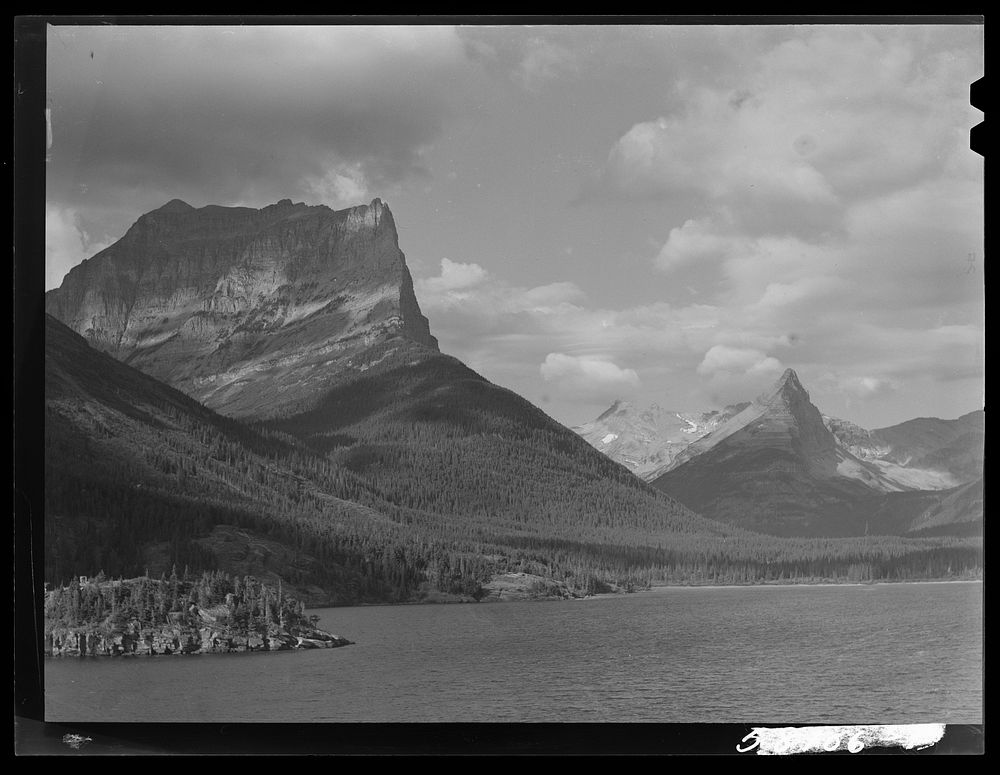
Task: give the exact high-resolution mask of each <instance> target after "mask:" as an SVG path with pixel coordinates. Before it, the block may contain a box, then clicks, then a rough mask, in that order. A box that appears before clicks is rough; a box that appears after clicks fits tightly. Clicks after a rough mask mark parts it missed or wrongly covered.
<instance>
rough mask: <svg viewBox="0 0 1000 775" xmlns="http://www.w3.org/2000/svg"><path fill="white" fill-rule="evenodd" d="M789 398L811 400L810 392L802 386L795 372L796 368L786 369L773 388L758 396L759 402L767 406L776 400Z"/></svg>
mask: <svg viewBox="0 0 1000 775" xmlns="http://www.w3.org/2000/svg"><path fill="white" fill-rule="evenodd" d="M788 399H795V400H800V399H804V400H805V401H806V402H808V401H809V393H808V392H807V391H806V389H805V388H804V387H802V383H801V382H799V375H798V374H796V373H795V370H794V369H785V371H784V373H783V374H782V375H781V376H780V377H779V378H778V381H777V382H775V383H774V385H773V386H772V387H771V389H770V390H767V391H765V392H764V393H761V394H760V395H759V396H758V397H757V403H758V404H761V405H764V406H766V405H768V404H771V403H773V402H774V401H776V400H785V401H787V400H788Z"/></svg>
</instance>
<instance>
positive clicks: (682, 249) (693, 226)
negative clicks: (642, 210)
mask: <svg viewBox="0 0 1000 775" xmlns="http://www.w3.org/2000/svg"><path fill="white" fill-rule="evenodd" d="M746 247H747V245H746V241H745V240H742V239H740V238H738V237H733V236H727V235H723V234H720V233H719V232H718V231H716V229H715V228H714V226H713V224H712V222H711V221H710V220H708V219H703V220H688V221H685V222H684V224H683V225H682V226H677V227H675V228H673V229H671V230H670V236H669V237H667V241H666V242H665V243H664V244H663V247H662V248H661V249H660V253H659V255H658V256H657V257H656V259H655V264H656V266H657V267H658V268H660V269H662V270H664V271H670V270H672V269H676V268H678V267H682V266H686V265H688V264H691V263H694V262H706V261H713V260H719V259H722V258H725V257H727V256H729V255H732V254H734V253H736V252H738V251H739V250H741V249H744V250H745V249H746Z"/></svg>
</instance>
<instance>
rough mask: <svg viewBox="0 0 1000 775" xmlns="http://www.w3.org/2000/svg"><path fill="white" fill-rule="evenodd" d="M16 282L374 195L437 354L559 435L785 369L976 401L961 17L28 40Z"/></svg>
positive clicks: (973, 199) (861, 408) (977, 317)
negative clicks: (135, 230)
mask: <svg viewBox="0 0 1000 775" xmlns="http://www.w3.org/2000/svg"><path fill="white" fill-rule="evenodd" d="M47 57H48V69H47V79H48V108H49V111H50V130H49V135H50V136H49V143H50V147H49V151H48V159H47V175H46V185H47V206H46V287H47V288H52V287H57V286H58V285H59V284H60V283H61V281H62V277H63V275H64V274H65V273H66V271H68V270H69V269H70V268H71V267H72V266H74V265H75V264H77V263H79V262H80V261H82V260H83V259H84V258H87V257H89V256H91V255H93V254H94V253H96V252H97V251H98V250H100V249H102V248H103V247H105V246H107V245H108V244H110V243H112V242H114V241H115V240H117V239H118V238H120V237H121V236H122V234H123V233H124V232H125V231H126V229H127V228H128V227H129V226H130V225H131V224H132V223H133V222H134V221H135V220H136V219H137V218H138V217H139V216H140V215H141V214H143V213H144V212H147V211H149V210H152V209H154V208H156V207H159V206H161V205H162V204H164V203H166V202H167V201H169V200H170V199H173V198H180V199H183V200H184V201H186V202H188V203H190V204H192V205H194V206H195V207H201V206H204V205H208V204H222V205H244V206H253V207H263V206H265V205H267V204H270V203H273V202H276V201H278V200H279V199H284V198H291V199H292V200H293V201H296V202H298V201H303V202H306V203H309V204H326V205H329V206H330V207H333V208H335V209H339V208H343V207H349V206H353V205H357V204H362V203H367V202H369V201H370V200H371V199H372V198H374V197H376V196H377V197H380V198H382V199H383V200H384V201H386V202H387V203H388V204H389V206H390V208H391V210H392V212H393V214H394V216H395V220H396V222H397V226H398V228H399V240H400V247H401V248H402V250H403V252H404V253H405V254H406V257H407V264H408V265H409V267H410V270H411V272H412V273H413V276H414V279H415V285H416V292H417V298H418V301H419V303H420V305H421V308H422V310H423V312H424V314H425V315H427V317H428V318H429V319H430V323H431V330H432V332H433V333H434V334H435V335H436V336H437V337H438V339H439V340H440V344H441V349H442V351H444V352H446V353H449V354H451V355H454V356H456V357H458V358H460V359H461V360H463V361H464V362H465V363H467V364H468V365H469V366H470V367H472V368H473V369H475V370H476V371H478V372H480V373H481V374H483V376H485V377H487V378H488V379H490V380H492V381H493V382H496V383H498V384H500V385H503V386H505V387H509V388H511V389H513V390H515V391H517V392H518V393H520V394H521V395H523V396H524V397H525V398H527V399H528V400H529V401H531V402H532V403H535V404H536V405H538V406H540V407H541V408H542V409H544V410H545V411H546V412H548V413H549V414H550V415H552V416H553V417H554V418H556V419H557V420H559V421H560V422H563V423H565V424H567V425H575V424H579V423H582V422H586V421H588V420H590V419H593V418H594V417H596V416H597V414H599V413H600V412H601V411H603V410H604V409H606V408H607V406H608V405H609V404H610V403H611V402H612V401H613V400H615V399H616V398H622V399H626V400H630V401H635V402H637V403H640V404H648V403H658V404H659V405H660V406H662V407H665V408H670V409H676V410H694V409H707V408H713V407H718V406H722V405H725V404H727V403H731V402H735V401H739V400H750V399H752V398H753V396H754V395H756V394H757V393H758V392H759V391H760V390H762V389H763V388H765V387H766V386H767V385H768V384H769V383H771V382H773V381H774V379H775V378H776V377H778V376H779V375H780V373H781V372H782V371H783V369H785V368H788V367H791V368H794V369H795V370H796V371H797V372H798V374H799V377H800V379H801V380H802V382H803V384H804V385H805V386H806V388H807V389H808V390H809V392H810V395H811V397H812V400H813V402H814V403H815V404H816V405H817V406H819V408H820V410H821V411H823V412H825V413H827V414H831V415H835V416H839V417H843V418H845V419H849V420H852V421H854V422H857V423H859V424H861V425H863V426H865V427H869V428H875V427H882V426H886V425H891V424H894V423H897V422H900V421H903V420H906V419H909V418H912V417H919V416H937V417H943V418H953V417H957V416H959V415H961V414H964V413H966V412H969V411H972V410H974V409H978V408H982V405H983V400H984V366H983V357H984V350H983V348H984V331H985V297H984V288H983V228H984V226H983V222H984V215H983V163H982V160H981V158H980V157H979V156H978V155H976V154H974V153H973V152H972V151H970V150H969V130H970V129H971V128H972V127H973V126H974V125H975V124H977V123H979V122H980V121H981V120H982V118H983V116H982V113H980V112H979V111H978V110H976V109H974V108H972V107H971V106H970V104H969V85H970V84H971V83H972V82H973V81H975V80H976V79H978V78H979V77H981V76H982V74H983V32H982V28H981V27H978V26H966V25H940V26H912V25H898V26H889V27H872V26H852V25H838V26H821V25H813V26H770V27H767V26H743V25H733V26H702V27H683V26H652V27H646V26H642V27H636V26H563V27H519V26H510V27H487V26H458V27H426V26H425V27H418V26H410V27H367V28H364V27H348V26H339V27H338V26H331V27H294V26H293V27H252V28H247V27H108V26H105V27H70V26H60V27H50V28H49V34H48V55H47Z"/></svg>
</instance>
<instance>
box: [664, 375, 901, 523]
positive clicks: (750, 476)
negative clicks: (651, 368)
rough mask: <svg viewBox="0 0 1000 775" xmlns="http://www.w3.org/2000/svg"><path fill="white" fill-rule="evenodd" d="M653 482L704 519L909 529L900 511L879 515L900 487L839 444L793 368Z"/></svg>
mask: <svg viewBox="0 0 1000 775" xmlns="http://www.w3.org/2000/svg"><path fill="white" fill-rule="evenodd" d="M653 485H654V486H656V487H659V488H661V489H663V490H664V491H666V492H669V493H670V494H671V495H673V496H675V497H676V498H677V499H678V500H680V501H681V502H682V503H684V504H685V505H687V506H688V507H690V508H692V509H694V510H695V511H697V512H699V513H701V514H704V515H705V516H708V517H710V518H713V519H718V520H720V521H723V522H727V523H731V524H739V525H741V526H743V527H747V528H749V529H752V530H759V531H762V532H766V533H774V534H778V535H861V534H864V533H866V532H868V531H870V530H871V531H876V532H880V533H881V532H886V533H898V532H900V529H901V528H900V525H899V519H898V517H895V516H894V518H893V519H891V520H890V519H889V518H888V516H886V517H884V518H883V519H881V520H879V519H876V517H877V516H878V514H879V513H880V511H879V505H880V503H881V499H882V498H883V497H884V495H885V494H886V493H893V492H897V491H899V490H900V489H901V488H900V487H899V486H898V485H896V484H894V483H893V482H891V481H889V480H887V479H886V478H885V477H884V476H883V475H882V472H881V471H880V470H879V469H878V468H877V467H876V466H874V465H872V464H870V463H868V462H867V461H865V460H862V459H860V458H858V457H856V456H854V455H853V454H852V453H851V452H849V451H848V450H847V449H846V448H845V447H844V446H843V445H841V444H838V442H837V439H836V438H835V437H834V435H833V434H832V433H831V432H830V430H829V429H828V428H827V426H826V424H825V423H824V421H823V417H822V415H821V414H820V412H819V410H818V409H817V408H816V407H815V406H814V405H813V404H812V402H811V401H810V400H809V394H808V393H807V392H806V390H805V388H804V387H803V386H802V384H801V382H800V381H799V379H798V376H797V375H796V373H795V372H794V371H793V370H791V369H788V370H786V371H785V373H784V374H783V375H782V376H781V378H780V379H779V380H778V381H777V383H775V385H774V387H773V388H772V389H771V390H769V391H767V392H766V393H763V394H762V395H760V396H758V397H757V399H755V400H754V401H753V402H752V403H751V404H750V405H749V406H748V407H747V408H746V409H744V410H743V411H742V412H740V413H739V414H737V415H736V416H734V417H732V418H731V419H730V420H728V421H727V422H725V423H723V424H722V425H720V426H719V427H717V428H716V429H715V430H714V431H712V432H711V433H709V434H708V435H706V436H703V437H702V438H700V439H698V440H696V441H694V442H692V443H691V444H689V445H688V446H687V447H686V448H685V449H684V450H683V451H682V452H680V453H679V454H678V455H677V457H676V458H675V461H674V468H673V469H671V470H670V471H669V472H667V473H666V474H664V475H662V476H660V477H659V478H657V479H656V480H654V481H653ZM873 520H874V521H875V523H874V524H872V521H873Z"/></svg>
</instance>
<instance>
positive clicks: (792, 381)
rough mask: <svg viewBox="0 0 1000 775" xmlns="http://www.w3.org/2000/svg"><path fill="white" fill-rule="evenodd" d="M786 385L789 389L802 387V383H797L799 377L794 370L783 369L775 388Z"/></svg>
mask: <svg viewBox="0 0 1000 775" xmlns="http://www.w3.org/2000/svg"><path fill="white" fill-rule="evenodd" d="M786 385H787V386H789V387H797V388H801V387H802V383H801V382H799V375H798V374H796V373H795V369H785V372H784V373H783V374H782V375H781V377H780V378H779V379H778V383H777V387H779V388H782V387H785V386H786Z"/></svg>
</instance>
